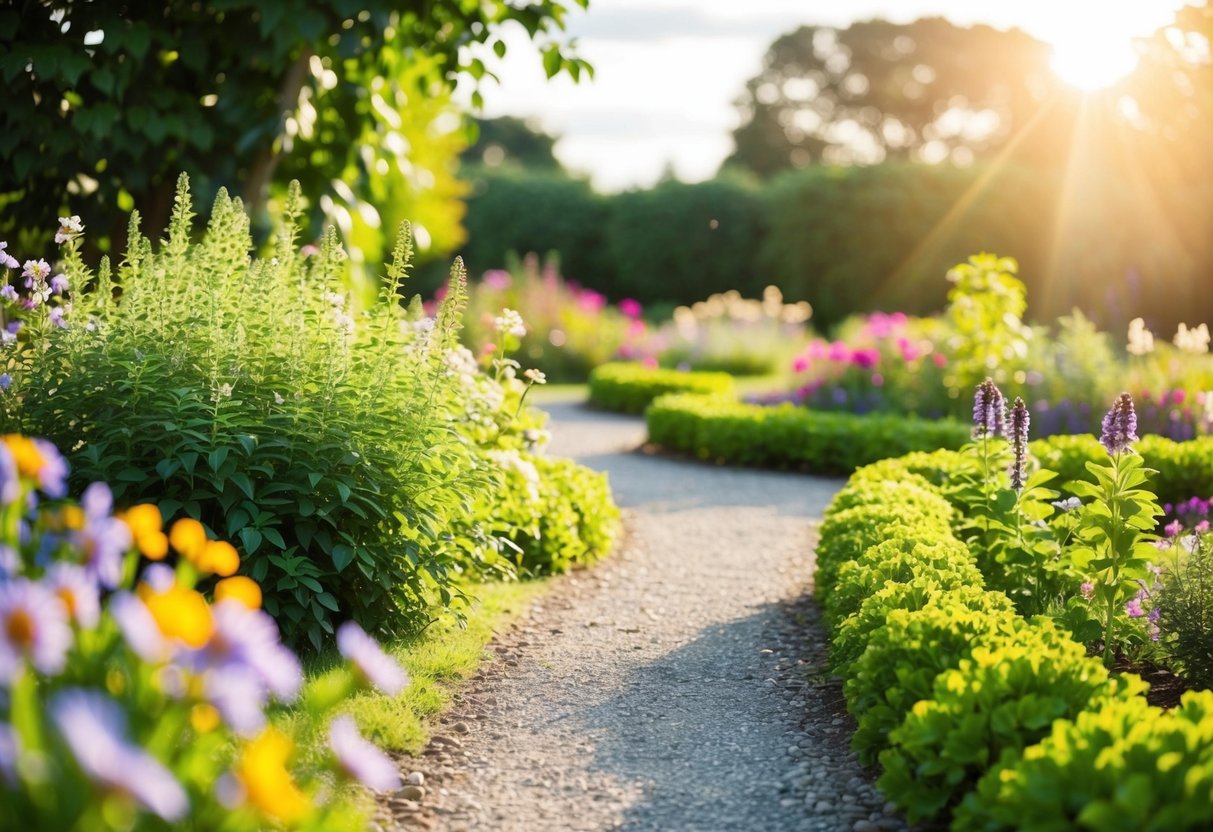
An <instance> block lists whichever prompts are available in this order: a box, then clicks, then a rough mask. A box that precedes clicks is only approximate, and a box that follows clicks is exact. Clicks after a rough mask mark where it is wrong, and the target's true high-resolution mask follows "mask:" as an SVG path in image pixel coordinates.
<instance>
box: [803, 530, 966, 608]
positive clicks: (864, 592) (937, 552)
mask: <svg viewBox="0 0 1213 832" xmlns="http://www.w3.org/2000/svg"><path fill="white" fill-rule="evenodd" d="M919 578H933V579H934V580H936V581H939V582H940V583H941V585H946V586H947V588H949V589H952V588H959V587H964V586H974V587H982V586H983V581H982V577H981V572H980V571H979V570H978V568H977V566H976V564H975V563H974V562H973V555H972V554H970V553H969V550H968V548H967V547H966V546H965V545H964V544H963V543H961V542H960V541H958V540H955V539H949V538H946V537H945V538H939V537H936V539H934V540H923V539H921V538H920V537H919V536H917V535H902V534H897V533H895V532H894V533H892V534H889V535H888V537H886V538H885V539H884V540H882V541H881V542H880V543H877V544H876V545H874V546H869V547H868V548H867V549H866V550H864V553H863V554H862V555H860V556H859V558H858V559H857V560H854V561H850V562H847V563H843V564H842V565H841V566H840V567H839V569H838V579H837V582H836V585H835V587H834V591H833V592H831V593H830V594H829V595H827V596H825V598H824V599H823V601H822V606H823V607H824V608H825V613H826V622H827V623H828V624H830V625H831V626H836V625H837V623H838V622H840V621H842V620H844V619H846V618H847V616H849V615H851V614H852V613H854V612H857V611H858V610H859V607H860V605H861V604H863V602H864V599H866V598H868V597H869V596H871V595H872V594H873V593H875V592H876V591H878V590H880V589H882V588H883V587H884V586H885V585H886V583H888V582H891V583H909V582H911V581H914V580H915V579H919Z"/></svg>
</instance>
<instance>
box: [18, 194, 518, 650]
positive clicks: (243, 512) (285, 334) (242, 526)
mask: <svg viewBox="0 0 1213 832" xmlns="http://www.w3.org/2000/svg"><path fill="white" fill-rule="evenodd" d="M302 207H303V206H302V199H301V197H300V195H299V193H298V191H297V190H295V191H293V195H292V198H291V201H290V204H289V205H288V206H287V210H286V215H287V217H288V220H293V219H294V218H297V217H298V215H299V212H300V211H302ZM192 219H193V212H192V207H191V203H190V199H189V193H188V188H187V187H186V183H185V180H184V178H183V179H182V183H181V186H180V188H179V191H178V196H177V203H176V208H175V210H174V213H173V219H172V223H171V225H170V228H169V232H168V237H167V240H166V241H165V242H164V244H163V245H162V246H161V247H160V249H159V250H158V251H157V250H154V249H153V247H152V244H151V242H150V241H149V240H147V239H146V238H145V237H143V236H142V235H140V234H139V233H138V231H137V229H138V218H137V217H134V218H133V222H132V234H131V239H130V241H129V244H128V251H127V254H126V257H125V259H124V261H123V263H122V265H121V266H120V267H119V269H118V271H117V275H116V278H117V282H118V283H119V284H120V285H121V289H122V291H121V297H120V298H119V299H117V300H116V299H115V296H114V295H115V293H114V283H113V277H114V275H112V274H111V269H110V267H109V265H108V263H106V262H103V263H102V265H101V268H100V270H99V271H98V272H97V273H96V274H95V275H94V274H92V273H91V272H90V271H89V270H88V269H86V268H85V267H84V265H83V264H82V263H80V261H79V258H78V257H77V255H76V245H77V240H76V239H75V238H72V239H69V240H68V241H66V243H65V251H64V273H65V274H66V275H67V277H68V280H69V284H70V286H72V287H75V288H76V291H75V292H74V293H73V294H72V297H71V302H70V304H71V307H72V309H71V311H70V312H67V313H66V314H65V315H64V317H63V323H64V324H65V325H66V326H65V328H58V327H57V326H56V325H55V324H54V323H52V322H50V320H51V318H50V312H45V311H44V310H45V309H46V308H47V307H48V305H49V307H50V308H51V309H52V310H53V309H58V308H63V309H66V308H67V305H66V304H63V305H62V306H60V305H59V300H58V299H57V298H56V297H55V296H54V289H53V288H52V286H51V284H52V283H53V282H54V281H53V279H52V280H51V281H50V282H48V283H47V284H46V287H47V288H48V289H50V290H51V295H50V303H49V304H47V303H45V302H43V303H41V304H35V306H34V308H33V309H32V310H28V311H29V312H30V313H31V314H28V315H25V317H24V318H23V320H28V321H29V322H28V323H25V324H24V325H23V326H22V328H21V330H20V331H19V332H18V333H17V337H16V342H15V343H14V344H12V345H10V347H9V353H8V356H9V368H10V374H11V377H12V378H11V389H9V390H8V392H7V394H6V395H4V396H2V397H0V406H2V407H3V412H2V418H3V423H4V424H5V425H7V426H8V429H10V430H24V431H27V432H34V431H37V432H38V433H40V434H42V435H45V436H47V437H49V438H50V439H52V440H53V441H54V442H56V443H58V444H59V445H60V446H62V447H64V448H66V449H69V450H70V455H71V458H72V463H73V468H74V471H75V476H76V480H77V482H78V483H80V484H84V483H86V482H88V481H92V480H105V481H109V482H112V483H113V488H114V491H115V494H116V496H117V497H118V498H119V499H122V500H124V501H128V502H129V501H154V502H155V503H156V504H157V505H158V507H159V509H160V510H161V512H162V513H163V514H164V516H165V517H168V518H174V517H190V518H193V519H195V520H198V521H199V522H201V523H202V524H203V526H204V527H205V528H206V529H207V530H208V532H209V533H211V534H212V535H216V536H220V535H221V536H223V537H225V538H226V539H230V540H232V542H233V543H234V544H235V545H236V546H237V547H239V550H240V553H241V555H242V558H241V566H240V568H241V571H242V574H245V575H247V576H249V577H251V578H253V579H254V580H256V581H258V583H260V584H261V585H262V586H263V587H264V588H265V601H264V605H265V609H266V610H267V611H268V612H269V613H270V614H271V615H273V616H274V617H275V619H276V620H277V621H278V622H279V625H280V626H281V627H282V629H283V633H284V635H285V637H286V638H287V640H288V641H290V642H291V643H300V642H305V641H306V642H309V643H311V644H312V645H314V646H320V645H321V644H323V643H324V642H326V641H327V640H330V639H331V637H332V636H333V634H334V632H335V625H336V622H337V621H339V620H341V619H343V618H347V617H353V618H354V619H356V620H357V621H359V622H360V623H361V624H362V625H363V626H364V627H365V628H366V629H367V630H370V631H373V632H379V633H403V632H408V631H416V630H419V629H420V628H422V627H424V626H425V625H426V623H427V622H428V621H429V620H430V617H431V611H432V610H433V609H434V607H435V605H437V604H443V605H446V604H451V603H453V602H454V601H455V600H457V599H458V597H459V596H460V594H461V590H460V588H459V587H460V582H461V580H462V578H463V577H465V576H467V575H468V574H469V573H475V574H481V573H484V572H492V571H499V572H500V571H505V572H508V571H509V570H510V564H509V562H508V561H507V560H505V559H503V558H502V557H501V556H500V551H501V549H502V548H503V547H504V546H505V545H506V544H505V543H503V542H502V539H501V537H502V535H504V536H505V537H508V536H509V534H510V533H511V530H498V531H500V532H501V533H502V534H500V535H498V534H494V533H493V531H492V530H489V529H487V528H485V527H484V525H483V523H481V522H480V521H479V518H480V517H481V516H482V515H483V510H482V507H481V505H480V504H482V503H484V502H486V501H489V502H491V501H492V500H494V499H496V497H497V493H498V492H499V490H500V489H501V488H503V487H505V484H506V481H505V477H506V472H505V470H504V469H503V468H502V466H501V464H499V462H498V461H497V460H496V459H495V457H494V456H493V455H492V452H496V451H499V450H503V449H508V448H521V447H522V446H524V445H525V444H526V441H527V440H526V437H527V436H528V435H529V434H528V431H533V429H534V422H535V417H533V416H532V415H530V414H529V412H528V411H527V410H525V409H524V408H523V403H522V400H521V399H522V397H523V396H524V395H525V390H526V389H529V388H528V386H527V385H525V384H524V383H523V382H522V380H520V379H518V378H515V375H516V374H515V370H516V368H517V365H516V364H504V363H503V364H502V367H501V369H500V372H498V373H497V374H496V375H494V376H488V375H486V374H485V373H483V372H482V371H481V370H480V369H479V367H478V366H477V363H476V360H475V358H474V356H473V355H472V354H471V353H470V352H469V351H468V350H467V349H465V348H463V347H461V346H460V345H459V343H458V333H459V330H460V326H461V321H462V318H463V309H464V304H465V303H466V301H467V298H466V290H465V281H464V276H463V272H462V266H461V264H459V263H456V265H455V268H454V269H453V270H452V279H451V284H450V289H449V295H448V297H447V299H446V301H445V302H444V303H443V304H442V306H441V307H440V308H439V309H437V310H436V317H435V318H428V317H425V316H424V315H423V314H422V312H421V309H420V308H419V307H420V304H419V303H416V304H414V306H413V307H411V308H410V309H408V310H406V309H405V308H404V307H403V306H402V304H401V300H402V298H401V289H402V284H403V282H404V280H405V278H406V275H407V269H408V263H409V255H410V250H411V248H410V242H409V237H408V234H407V228H406V229H403V230H402V233H401V236H400V238H399V240H398V241H397V245H396V249H395V252H394V255H393V262H392V263H390V264H389V265H388V268H387V275H388V279H387V282H386V283H385V285H384V286H383V288H382V290H381V292H380V295H379V298H378V300H377V302H375V303H374V304H373V305H371V306H370V307H369V308H367V309H364V310H360V309H357V308H355V307H354V306H353V305H352V301H351V299H350V298H349V297H348V296H347V294H346V293H345V291H344V289H343V286H344V284H343V283H342V277H343V275H344V269H345V257H344V254H343V253H342V250H341V248H340V246H339V245H338V244H337V240H336V236H335V233H334V232H330V233H329V234H328V235H327V236H325V238H324V239H323V241H322V242H321V245H320V246H319V247H318V248H316V247H310V248H309V247H305V248H304V249H298V247H297V246H296V242H295V227H294V226H293V225H292V224H290V223H288V225H287V226H286V227H285V228H284V229H283V230H282V231H281V233H280V235H279V236H278V238H277V240H276V243H275V247H274V250H273V254H272V256H270V257H264V258H251V257H249V255H248V252H249V251H250V249H251V247H252V243H251V240H250V237H249V231H248V218H247V216H246V215H245V213H244V211H243V209H242V207H241V205H240V203H239V201H238V200H232V199H230V198H228V197H227V195H226V194H224V193H221V194H220V195H219V196H218V197H217V199H216V202H215V206H214V209H213V212H212V216H211V219H210V222H209V224H208V227H207V230H206V233H205V235H204V236H203V237H202V239H201V241H200V242H196V243H195V242H191V240H192V238H193V231H192ZM73 233H78V232H73ZM40 286H41V284H40V283H37V282H36V281H35V282H34V283H33V288H31V289H30V290H29V291H30V292H32V293H35V294H37V295H38V296H39V297H41V296H42V295H43V294H45V290H43V289H40V288H39V287H40ZM14 291H16V290H14ZM27 294H28V293H27V292H18V295H19V298H20V300H19V303H17V304H10V306H9V307H8V311H9V312H11V313H12V314H18V313H23V310H22V307H24V306H28V305H29V298H28V297H27ZM509 324H510V328H513V327H515V326H520V325H521V323H520V322H515V321H514V320H513V319H512V318H511V319H510V321H509ZM502 360H503V362H504V361H508V360H507V359H504V357H503V358H502Z"/></svg>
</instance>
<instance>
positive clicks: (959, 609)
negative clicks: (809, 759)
mask: <svg viewBox="0 0 1213 832" xmlns="http://www.w3.org/2000/svg"><path fill="white" fill-rule="evenodd" d="M951 592H952V591H951V590H948V591H944V592H940V593H937V594H935V595H933V596H932V597H931V601H930V604H929V605H928V606H926V607H924V608H923V609H920V610H914V611H909V610H892V611H890V612H889V614H888V617H887V618H886V620H885V625H884V627H882V628H880V629H878V630H876V631H875V632H873V633H872V634H871V635H870V636H869V638H868V645H867V649H865V650H864V652H863V654H862V655H860V656H859V658H858V659H856V660H855V662H854V664H853V665H852V666H851V669H852V676H851V677H850V678H849V679H847V680H846V682H845V683H844V684H843V692H844V693H845V694H846V697H847V707H848V708H849V709H850V711H851V713H852V714H854V715H855V718H856V719H857V721H858V723H859V725H858V728H857V729H856V731H855V736H854V738H853V739H852V742H851V745H852V747H853V748H854V749H855V751H856V753H857V754H858V755H859V758H860V760H862V761H863V762H864V763H865V764H871V763H874V762H875V761H876V757H877V755H878V754H879V752H881V751H882V750H884V749H885V748H887V747H888V745H889V740H888V736H889V732H890V731H892V730H893V729H894V728H896V727H897V726H898V725H900V724H901V722H902V720H903V719H905V716H906V714H908V713H909V712H910V709H911V708H912V707H913V706H914V703H916V702H918V701H919V700H920V699H926V698H928V697H929V696H930V694H931V690H932V688H933V686H934V682H935V677H936V676H938V675H939V674H940V673H942V672H944V671H945V670H951V669H953V668H955V667H957V666H959V664H960V662H961V660H962V659H965V658H968V657H969V655H970V654H971V653H972V651H973V649H974V648H975V647H980V646H982V645H983V644H990V643H992V642H993V641H995V639H997V638H998V637H999V636H1003V635H1008V634H1011V633H1014V632H1015V631H1016V630H1018V629H1020V628H1021V627H1023V626H1024V623H1023V619H1021V618H1019V617H1018V616H1016V615H1015V614H1014V613H1013V612H1009V611H1008V612H990V611H986V610H982V611H980V612H978V611H974V610H973V609H971V608H970V606H969V605H968V603H969V599H967V598H966V599H963V600H960V599H957V600H955V601H954V600H952V598H951ZM995 603H997V602H995Z"/></svg>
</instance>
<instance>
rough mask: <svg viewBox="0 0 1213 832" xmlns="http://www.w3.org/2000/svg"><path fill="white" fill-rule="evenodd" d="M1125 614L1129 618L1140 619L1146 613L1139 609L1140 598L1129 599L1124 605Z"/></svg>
mask: <svg viewBox="0 0 1213 832" xmlns="http://www.w3.org/2000/svg"><path fill="white" fill-rule="evenodd" d="M1125 612H1126V613H1127V614H1128V616H1129V618H1141V617H1142V616H1144V615H1145V614H1146V611H1145V610H1143V609H1142V608H1141V598H1130V599H1129V601H1128V602H1127V603H1126V604H1125Z"/></svg>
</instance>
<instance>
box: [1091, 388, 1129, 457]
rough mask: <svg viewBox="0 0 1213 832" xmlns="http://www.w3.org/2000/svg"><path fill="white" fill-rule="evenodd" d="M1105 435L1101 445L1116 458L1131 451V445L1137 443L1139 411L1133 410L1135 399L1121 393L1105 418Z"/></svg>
mask: <svg viewBox="0 0 1213 832" xmlns="http://www.w3.org/2000/svg"><path fill="white" fill-rule="evenodd" d="M1102 427H1103V434H1102V435H1101V436H1100V437H1099V441H1100V443H1101V444H1102V445H1103V446H1104V447H1105V448H1107V449H1108V453H1109V454H1111V455H1112V456H1115V455H1116V454H1119V453H1124V452H1125V451H1127V450H1131V448H1130V445H1131V443H1133V442H1136V441H1137V411H1135V410H1134V409H1133V397H1132V396H1130V395H1129V394H1128V393H1121V394H1120V398H1118V399H1117V400H1116V402H1115V404H1113V405H1112V409H1111V410H1109V411H1108V413H1107V415H1106V416H1104V417H1103V426H1102Z"/></svg>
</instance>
